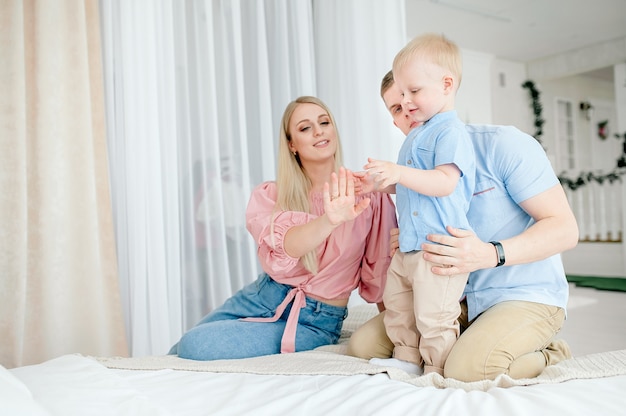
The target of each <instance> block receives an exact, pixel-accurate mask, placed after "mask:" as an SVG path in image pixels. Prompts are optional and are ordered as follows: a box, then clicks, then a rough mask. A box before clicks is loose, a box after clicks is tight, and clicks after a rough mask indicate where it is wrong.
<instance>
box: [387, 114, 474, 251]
mask: <svg viewBox="0 0 626 416" xmlns="http://www.w3.org/2000/svg"><path fill="white" fill-rule="evenodd" d="M398 164H399V165H403V166H408V167H411V168H417V169H424V170H431V169H434V168H435V167H436V166H439V165H445V164H455V165H456V166H457V167H458V168H459V170H460V171H461V177H460V178H459V181H458V183H457V186H456V188H455V190H454V191H453V193H451V194H450V195H448V196H444V197H432V196H427V195H422V194H419V193H417V192H415V191H413V190H411V189H408V188H406V187H404V186H402V185H400V184H397V185H396V205H397V209H398V225H399V227H400V237H399V243H400V251H402V252H405V253H407V252H410V251H414V250H420V249H421V245H422V243H424V242H427V240H426V236H427V235H428V234H430V233H435V234H442V233H447V232H446V226H447V225H451V224H454V225H455V227H458V228H463V229H467V230H469V229H471V228H470V223H469V222H468V220H467V217H466V212H467V210H468V209H469V207H470V199H471V198H472V194H473V192H474V185H475V179H474V178H475V157H474V148H473V146H472V142H471V140H470V137H469V134H468V132H467V130H466V128H465V124H464V123H463V122H461V120H459V118H458V117H457V113H456V111H447V112H444V113H440V114H437V115H435V116H434V117H433V118H431V119H430V120H429V121H427V122H426V123H424V124H423V125H422V126H420V127H418V128H416V129H413V130H412V131H411V132H410V133H409V135H408V136H407V138H406V139H405V141H404V143H403V144H402V148H401V149H400V153H399V155H398Z"/></svg>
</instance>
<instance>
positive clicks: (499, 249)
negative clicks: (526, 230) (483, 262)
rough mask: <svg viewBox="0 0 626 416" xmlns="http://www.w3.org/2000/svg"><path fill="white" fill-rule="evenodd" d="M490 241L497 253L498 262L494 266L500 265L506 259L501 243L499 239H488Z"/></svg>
mask: <svg viewBox="0 0 626 416" xmlns="http://www.w3.org/2000/svg"><path fill="white" fill-rule="evenodd" d="M490 243H491V244H493V246H494V247H495V248H496V252H497V253H498V264H496V267H500V266H502V265H503V264H504V262H505V261H506V259H505V258H504V248H502V244H501V243H500V242H499V241H490Z"/></svg>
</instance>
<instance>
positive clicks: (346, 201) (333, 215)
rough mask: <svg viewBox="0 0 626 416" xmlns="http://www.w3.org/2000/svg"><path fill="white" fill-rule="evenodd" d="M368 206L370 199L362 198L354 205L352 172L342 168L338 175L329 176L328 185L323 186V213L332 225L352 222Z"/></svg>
mask: <svg viewBox="0 0 626 416" xmlns="http://www.w3.org/2000/svg"><path fill="white" fill-rule="evenodd" d="M369 204H370V198H363V199H362V200H361V201H359V203H358V204H356V198H355V195H354V176H353V173H352V171H350V170H349V169H345V168H343V167H341V168H339V174H338V175H337V174H336V173H335V172H333V173H332V174H331V178H330V184H329V183H328V182H326V183H325V184H324V211H325V212H326V216H327V217H328V220H329V221H330V223H331V224H333V225H339V224H341V223H343V222H346V221H352V220H353V219H355V218H356V217H358V216H359V215H360V214H361V213H362V212H363V211H364V210H365V208H367V207H368V205H369Z"/></svg>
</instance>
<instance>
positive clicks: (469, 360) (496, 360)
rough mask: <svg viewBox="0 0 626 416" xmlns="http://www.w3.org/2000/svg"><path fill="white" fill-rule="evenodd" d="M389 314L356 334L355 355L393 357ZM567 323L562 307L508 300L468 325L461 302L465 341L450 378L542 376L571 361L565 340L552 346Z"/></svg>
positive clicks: (447, 371) (454, 355) (455, 351)
mask: <svg viewBox="0 0 626 416" xmlns="http://www.w3.org/2000/svg"><path fill="white" fill-rule="evenodd" d="M385 314H386V312H382V313H380V314H378V315H376V316H375V317H374V318H372V319H370V320H369V321H367V322H366V323H365V324H363V325H362V326H361V327H360V328H359V329H358V330H357V331H356V332H355V333H354V334H352V337H351V338H350V343H349V345H348V354H349V355H352V356H355V357H360V358H365V359H370V358H373V357H377V358H389V357H391V355H392V352H393V348H394V345H393V343H392V342H391V341H390V340H389V338H388V337H387V334H386V332H385V327H384V324H383V319H384V316H385ZM564 321H565V311H564V310H563V309H562V308H559V307H556V306H549V305H543V304H540V303H533V302H524V301H508V302H501V303H499V304H497V305H494V306H492V307H491V308H489V309H487V310H486V311H485V312H483V313H482V314H481V315H480V316H478V318H476V319H475V320H473V321H472V322H468V321H467V305H466V303H465V302H461V315H460V316H459V323H460V327H461V328H460V329H461V336H460V337H459V339H458V340H457V342H456V343H455V344H454V347H453V348H452V350H451V351H450V354H449V355H448V359H447V361H446V364H445V366H444V377H451V378H454V379H457V380H461V381H466V382H471V381H478V380H493V379H495V378H496V377H497V376H498V375H500V374H508V375H509V376H510V377H512V378H515V379H520V378H533V377H536V376H538V375H539V374H541V372H542V371H543V370H544V369H545V368H546V366H548V365H551V364H556V363H557V362H559V361H561V360H563V359H567V358H571V354H570V352H569V348H567V344H566V343H565V342H564V341H561V342H557V343H554V342H552V341H553V338H554V336H555V335H556V334H557V333H558V332H559V331H560V329H561V327H562V326H563V322H564Z"/></svg>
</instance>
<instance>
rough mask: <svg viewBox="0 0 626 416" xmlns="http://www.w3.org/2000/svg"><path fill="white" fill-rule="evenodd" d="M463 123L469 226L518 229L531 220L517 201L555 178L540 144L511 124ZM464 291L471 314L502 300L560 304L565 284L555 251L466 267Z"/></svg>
mask: <svg viewBox="0 0 626 416" xmlns="http://www.w3.org/2000/svg"><path fill="white" fill-rule="evenodd" d="M466 129H467V132H468V133H469V135H470V137H471V140H472V143H473V145H474V153H475V155H476V188H475V191H474V196H473V198H472V200H471V202H470V208H469V211H468V213H467V218H468V220H469V223H470V226H471V228H472V229H473V230H474V232H475V233H476V234H477V236H478V237H479V238H480V239H481V240H482V241H499V240H504V239H507V238H511V237H513V236H516V235H518V234H520V233H522V232H523V231H524V230H526V229H527V228H528V227H529V226H531V225H532V224H533V222H534V221H533V219H532V218H531V217H530V215H528V214H527V213H526V212H525V211H524V210H523V209H522V208H521V207H520V206H519V205H518V204H519V203H521V202H523V201H525V200H526V199H528V198H530V197H533V196H535V195H538V194H540V193H541V192H544V191H546V190H548V189H550V188H552V187H553V186H555V185H558V184H559V180H558V178H557V177H556V175H555V173H554V170H553V168H552V166H551V164H550V161H549V160H548V158H547V156H546V152H545V150H544V149H543V148H542V147H541V145H540V144H539V143H538V142H537V141H536V140H535V139H534V138H533V137H532V136H530V135H528V134H526V133H524V132H522V131H520V130H518V129H517V128H515V127H509V126H488V125H467V126H466ZM450 225H452V226H456V225H455V224H454V223H450ZM400 230H401V233H402V232H403V230H402V229H400ZM505 254H506V253H505ZM494 256H495V252H494ZM465 295H466V296H467V306H468V312H469V319H470V320H472V319H474V318H475V317H476V316H477V315H479V314H480V313H481V312H483V311H485V310H486V309H488V308H490V307H491V306H493V305H495V304H496V303H499V302H502V301H507V300H524V301H529V302H537V303H543V304H547V305H554V306H559V307H562V308H564V309H565V307H566V306H567V299H568V295H569V287H568V284H567V279H566V278H565V271H564V269H563V263H562V261H561V256H560V255H559V254H557V255H554V256H552V257H549V258H547V259H545V260H541V261H537V262H533V263H528V264H521V265H516V266H506V264H505V265H504V266H502V267H497V268H491V269H483V270H478V271H475V272H472V273H470V276H469V280H468V283H467V286H466V288H465Z"/></svg>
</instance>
